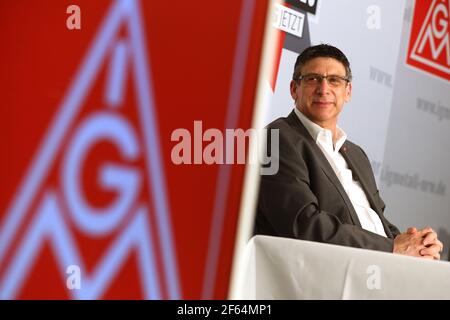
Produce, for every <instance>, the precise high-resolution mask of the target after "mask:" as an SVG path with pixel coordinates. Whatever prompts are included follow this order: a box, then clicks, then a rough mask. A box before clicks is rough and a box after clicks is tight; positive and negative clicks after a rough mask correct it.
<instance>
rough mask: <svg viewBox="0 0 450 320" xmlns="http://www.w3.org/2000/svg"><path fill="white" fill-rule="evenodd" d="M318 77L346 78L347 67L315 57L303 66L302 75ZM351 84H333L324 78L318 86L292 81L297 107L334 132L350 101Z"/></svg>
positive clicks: (315, 121)
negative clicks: (346, 104)
mask: <svg viewBox="0 0 450 320" xmlns="http://www.w3.org/2000/svg"><path fill="white" fill-rule="evenodd" d="M309 74H317V75H322V76H330V75H336V76H341V77H345V76H346V74H345V67H344V65H343V64H342V63H341V62H339V61H338V60H336V59H333V58H328V57H319V58H314V59H312V60H310V61H308V62H307V63H305V64H304V65H303V67H302V68H301V75H302V76H304V75H309ZM351 92H352V84H351V83H347V82H346V81H342V84H341V85H337V86H336V84H334V85H330V84H329V83H328V81H326V80H325V79H323V80H322V82H320V81H319V82H318V83H311V81H310V83H308V81H305V79H303V80H297V81H294V80H293V81H291V96H292V98H293V99H294V100H295V105H296V107H297V108H298V109H299V110H300V111H301V112H302V113H303V114H304V115H305V116H306V117H308V118H309V119H310V120H311V121H313V122H314V123H316V124H318V125H320V126H321V127H323V128H329V129H333V128H334V127H335V126H336V123H337V118H338V115H339V113H340V112H341V111H342V108H343V106H344V103H345V102H348V101H350V97H351Z"/></svg>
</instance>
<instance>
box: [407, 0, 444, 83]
mask: <svg viewBox="0 0 450 320" xmlns="http://www.w3.org/2000/svg"><path fill="white" fill-rule="evenodd" d="M449 25H450V1H449V0H432V1H425V0H423V1H416V4H415V8H414V18H413V23H412V27H411V37H410V40H409V49H408V56H407V63H408V64H409V65H411V66H414V67H416V68H419V69H421V70H423V71H426V72H428V73H431V74H433V75H435V76H438V77H440V78H443V79H445V80H450V29H449Z"/></svg>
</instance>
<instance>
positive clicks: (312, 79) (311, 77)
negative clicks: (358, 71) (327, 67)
mask: <svg viewBox="0 0 450 320" xmlns="http://www.w3.org/2000/svg"><path fill="white" fill-rule="evenodd" d="M323 79H327V82H328V85H329V86H330V87H333V88H339V87H342V86H344V85H346V84H347V83H349V82H350V79H349V78H347V77H343V76H338V75H333V74H330V75H328V76H323V75H321V74H316V73H311V74H305V75H302V76H300V77H298V78H297V79H294V80H302V81H303V83H304V84H305V85H307V86H311V87H313V86H317V85H318V84H319V83H322V81H323Z"/></svg>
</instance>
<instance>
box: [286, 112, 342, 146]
mask: <svg viewBox="0 0 450 320" xmlns="http://www.w3.org/2000/svg"><path fill="white" fill-rule="evenodd" d="M294 112H295V114H296V115H297V117H298V118H299V119H300V121H301V122H302V124H303V126H305V128H306V130H308V132H309V134H310V135H311V137H312V138H313V139H314V141H315V142H316V143H317V142H319V140H320V141H322V142H323V141H325V142H326V143H327V144H329V146H330V147H331V150H334V151H335V152H339V149H340V148H341V147H342V145H343V144H344V142H345V140H346V139H347V134H346V133H345V132H344V130H342V129H341V128H340V127H339V126H336V130H337V134H338V139H337V140H336V145H335V146H334V148H333V138H332V137H333V136H332V132H331V130H329V129H325V128H322V127H321V126H319V125H318V124H317V123H314V122H312V121H311V120H310V119H308V117H306V116H305V115H304V114H303V113H302V112H301V111H300V110H298V109H297V108H296V107H294Z"/></svg>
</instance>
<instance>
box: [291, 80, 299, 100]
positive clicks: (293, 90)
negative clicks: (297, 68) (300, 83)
mask: <svg viewBox="0 0 450 320" xmlns="http://www.w3.org/2000/svg"><path fill="white" fill-rule="evenodd" d="M291 97H292V99H294V101H297V98H298V96H297V82H296V81H294V80H291Z"/></svg>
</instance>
